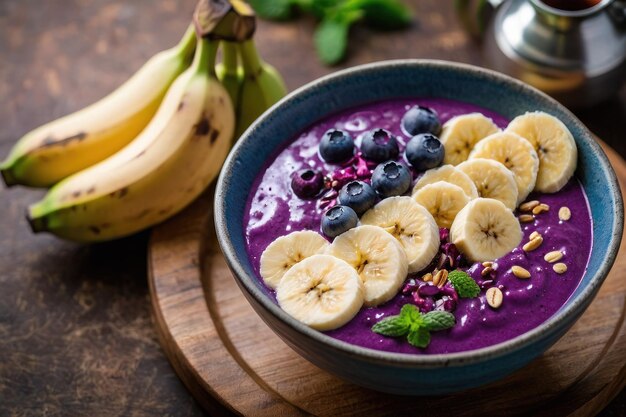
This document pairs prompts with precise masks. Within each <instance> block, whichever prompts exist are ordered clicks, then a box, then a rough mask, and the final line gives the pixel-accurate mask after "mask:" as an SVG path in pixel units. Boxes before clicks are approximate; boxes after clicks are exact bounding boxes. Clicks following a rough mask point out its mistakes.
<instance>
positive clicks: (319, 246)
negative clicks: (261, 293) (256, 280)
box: [260, 230, 330, 289]
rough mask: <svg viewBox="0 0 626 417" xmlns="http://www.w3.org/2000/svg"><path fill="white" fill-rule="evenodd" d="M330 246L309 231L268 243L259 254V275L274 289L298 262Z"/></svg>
mask: <svg viewBox="0 0 626 417" xmlns="http://www.w3.org/2000/svg"><path fill="white" fill-rule="evenodd" d="M328 246H330V244H329V243H328V241H327V240H326V239H324V238H323V237H322V236H321V235H320V234H319V233H315V232H312V231H310V230H303V231H298V232H292V233H290V234H288V235H285V236H281V237H279V238H278V239H276V240H274V241H273V242H272V243H270V244H269V245H268V246H267V248H266V249H265V250H264V251H263V253H262V254H261V268H260V273H261V277H262V278H263V281H265V284H266V285H267V286H268V287H270V288H272V289H276V287H277V286H278V284H279V283H280V281H281V279H282V278H283V275H285V273H286V272H287V271H288V270H289V268H291V267H292V266H294V265H295V264H297V263H298V262H300V261H302V260H304V259H306V258H308V257H310V256H313V255H315V254H319V253H323V252H324V251H325V250H326V249H327V248H328Z"/></svg>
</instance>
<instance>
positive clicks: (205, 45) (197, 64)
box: [192, 38, 219, 77]
mask: <svg viewBox="0 0 626 417" xmlns="http://www.w3.org/2000/svg"><path fill="white" fill-rule="evenodd" d="M218 45H219V43H218V42H216V41H212V40H209V39H206V38H202V39H199V40H198V46H197V48H196V55H195V56H194V58H193V63H192V66H193V67H194V68H195V69H196V71H198V72H207V73H208V74H209V75H210V76H212V77H217V76H216V75H215V58H216V56H217V47H218Z"/></svg>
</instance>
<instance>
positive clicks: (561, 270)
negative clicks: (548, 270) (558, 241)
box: [552, 262, 567, 274]
mask: <svg viewBox="0 0 626 417" xmlns="http://www.w3.org/2000/svg"><path fill="white" fill-rule="evenodd" d="M552 269H554V272H556V273H557V274H564V273H565V272H566V271H567V265H565V264H564V263H563V262H559V263H558V264H554V265H553V266H552Z"/></svg>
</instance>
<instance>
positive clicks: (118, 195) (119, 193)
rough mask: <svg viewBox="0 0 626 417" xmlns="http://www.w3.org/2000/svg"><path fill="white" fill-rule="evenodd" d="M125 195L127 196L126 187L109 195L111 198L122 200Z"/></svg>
mask: <svg viewBox="0 0 626 417" xmlns="http://www.w3.org/2000/svg"><path fill="white" fill-rule="evenodd" d="M126 194H128V187H124V188H120V189H119V190H117V191H113V192H112V193H109V196H110V197H111V198H123V197H124V196H125V195H126Z"/></svg>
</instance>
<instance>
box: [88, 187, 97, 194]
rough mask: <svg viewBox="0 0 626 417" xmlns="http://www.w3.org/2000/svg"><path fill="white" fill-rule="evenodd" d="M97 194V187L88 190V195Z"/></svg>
mask: <svg viewBox="0 0 626 417" xmlns="http://www.w3.org/2000/svg"><path fill="white" fill-rule="evenodd" d="M95 192H96V187H91V188H89V189H88V190H87V194H93V193H95Z"/></svg>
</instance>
